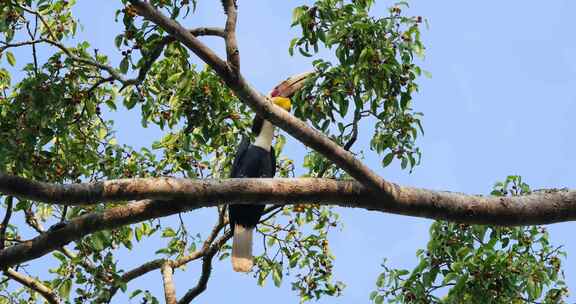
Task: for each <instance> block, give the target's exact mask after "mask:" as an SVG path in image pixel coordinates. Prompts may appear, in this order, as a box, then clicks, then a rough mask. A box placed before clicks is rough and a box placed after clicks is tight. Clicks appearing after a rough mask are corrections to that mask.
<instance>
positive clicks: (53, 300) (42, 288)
mask: <svg viewBox="0 0 576 304" xmlns="http://www.w3.org/2000/svg"><path fill="white" fill-rule="evenodd" d="M4 274H5V275H6V276H7V277H9V278H11V279H13V280H14V281H16V282H18V283H20V284H22V285H24V286H26V287H28V288H30V289H32V290H33V291H35V292H37V293H39V294H40V295H41V296H42V297H44V299H46V301H47V302H48V303H50V304H58V303H60V301H59V300H58V296H57V295H56V294H55V293H54V291H52V289H50V288H48V287H47V286H46V285H44V284H42V283H40V282H39V281H38V280H36V279H34V278H31V277H29V276H27V275H25V274H22V273H19V272H17V271H15V270H14V269H12V268H8V269H7V270H6V271H4Z"/></svg>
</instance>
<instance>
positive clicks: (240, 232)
mask: <svg viewBox="0 0 576 304" xmlns="http://www.w3.org/2000/svg"><path fill="white" fill-rule="evenodd" d="M253 230H254V228H246V227H244V226H240V225H238V224H235V225H234V238H233V239H232V268H233V269H234V271H238V272H250V270H252V266H253V265H254V262H253V261H252V231H253Z"/></svg>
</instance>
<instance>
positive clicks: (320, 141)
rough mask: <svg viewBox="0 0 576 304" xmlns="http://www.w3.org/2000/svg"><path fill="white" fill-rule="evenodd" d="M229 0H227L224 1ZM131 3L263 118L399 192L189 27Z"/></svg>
mask: <svg viewBox="0 0 576 304" xmlns="http://www.w3.org/2000/svg"><path fill="white" fill-rule="evenodd" d="M229 2H230V1H224V2H223V3H225V4H226V3H229ZM130 3H131V4H132V5H134V7H136V8H137V10H138V13H139V14H140V15H142V16H143V17H144V18H146V19H148V20H150V21H152V22H154V23H155V24H157V25H158V26H160V27H161V28H163V29H164V30H165V31H167V32H168V33H170V34H171V35H172V36H174V37H175V38H176V39H178V40H179V41H180V42H182V43H183V44H184V45H186V46H187V47H188V48H189V49H190V50H192V52H194V53H195V54H196V55H197V56H198V57H200V59H202V60H203V61H204V62H206V63H207V64H208V65H210V67H212V68H213V69H214V71H216V73H218V75H219V76H220V77H221V78H222V80H224V82H225V83H226V85H227V86H228V87H230V89H232V91H234V93H235V94H236V96H238V97H239V98H240V100H242V101H243V102H244V103H246V104H247V105H248V106H250V107H251V108H252V109H253V110H254V111H256V113H257V114H258V115H260V116H261V117H262V118H264V119H266V120H269V121H271V122H272V123H273V124H274V125H276V126H278V127H280V128H282V129H283V130H284V131H286V132H288V133H289V134H290V135H292V136H293V137H295V138H296V139H298V140H299V141H300V142H302V143H303V144H305V145H306V146H308V147H310V148H312V149H314V150H316V151H318V152H319V153H320V154H322V155H323V156H324V157H326V158H327V159H329V160H331V161H332V162H334V163H335V164H336V165H337V166H339V167H340V168H342V169H343V170H344V171H346V172H347V173H348V174H350V176H352V177H353V178H354V179H356V180H357V181H359V182H360V183H362V184H363V185H366V186H367V187H369V188H372V189H375V190H380V191H381V195H383V196H388V198H391V197H393V196H395V195H397V193H394V191H395V190H396V187H395V186H394V184H392V183H389V182H387V181H385V180H384V179H383V178H381V177H380V176H378V175H377V174H376V173H375V172H374V171H372V170H371V169H370V168H369V167H367V166H366V165H364V164H363V163H362V162H361V161H360V160H358V159H356V158H355V157H354V155H353V154H352V153H350V152H348V151H346V150H344V149H343V148H342V147H340V146H339V145H338V144H336V143H334V142H333V141H332V140H330V139H329V138H328V137H326V136H325V135H323V134H322V133H321V132H319V131H317V130H315V129H313V128H311V127H309V126H308V125H306V123H304V122H303V121H302V120H300V119H298V118H296V117H294V116H292V115H291V114H290V113H288V112H286V111H284V110H282V109H280V108H279V107H277V106H275V105H273V104H272V103H271V102H268V100H267V99H266V98H265V97H264V96H263V95H262V94H260V93H259V92H258V91H256V90H255V89H254V88H253V87H252V86H250V85H249V84H248V82H246V80H245V79H244V78H243V77H242V75H241V74H239V73H238V74H236V73H234V72H233V71H231V69H230V68H229V65H228V64H227V63H226V62H224V61H223V60H222V59H220V58H219V57H218V56H217V55H216V54H215V53H214V52H213V51H212V50H211V49H209V48H208V47H206V46H205V45H204V44H202V43H201V42H200V41H199V40H198V39H196V37H194V36H193V35H191V34H190V33H189V32H188V31H186V29H185V28H184V27H182V26H181V25H180V24H179V23H178V22H176V21H175V20H172V19H170V18H168V17H167V16H165V15H163V14H162V13H161V12H160V11H158V10H156V9H155V8H154V7H153V6H152V5H151V4H150V3H148V2H144V1H140V0H130Z"/></svg>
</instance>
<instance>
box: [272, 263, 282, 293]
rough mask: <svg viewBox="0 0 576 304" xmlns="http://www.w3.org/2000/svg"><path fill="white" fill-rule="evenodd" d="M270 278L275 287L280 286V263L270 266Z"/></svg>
mask: <svg viewBox="0 0 576 304" xmlns="http://www.w3.org/2000/svg"><path fill="white" fill-rule="evenodd" d="M272 280H273V281H274V285H275V286H276V287H280V285H281V284H282V268H281V266H280V264H275V265H274V267H273V268H272Z"/></svg>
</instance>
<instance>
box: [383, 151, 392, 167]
mask: <svg viewBox="0 0 576 304" xmlns="http://www.w3.org/2000/svg"><path fill="white" fill-rule="evenodd" d="M392 160H394V152H390V153H388V154H387V155H386V156H385V157H384V159H383V160H382V166H383V167H387V166H388V165H390V163H391V162H392Z"/></svg>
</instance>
